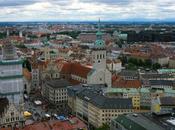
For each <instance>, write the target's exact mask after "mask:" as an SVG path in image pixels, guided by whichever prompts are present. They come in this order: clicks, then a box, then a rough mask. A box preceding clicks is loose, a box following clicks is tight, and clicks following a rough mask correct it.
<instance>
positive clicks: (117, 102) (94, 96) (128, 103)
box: [77, 89, 132, 109]
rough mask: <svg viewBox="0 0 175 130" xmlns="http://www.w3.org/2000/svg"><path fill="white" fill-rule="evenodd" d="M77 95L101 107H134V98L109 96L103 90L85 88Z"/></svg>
mask: <svg viewBox="0 0 175 130" xmlns="http://www.w3.org/2000/svg"><path fill="white" fill-rule="evenodd" d="M77 96H78V97H79V98H81V99H82V100H85V101H87V102H89V103H92V104H93V105H95V106H96V107H98V108H101V109H132V99H131V98H128V99H123V98H109V97H106V96H104V95H103V92H102V91H94V90H93V89H84V90H82V91H80V92H79V93H78V94H77Z"/></svg>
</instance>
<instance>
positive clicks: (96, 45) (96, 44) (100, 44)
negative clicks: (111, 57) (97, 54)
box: [95, 39, 105, 48]
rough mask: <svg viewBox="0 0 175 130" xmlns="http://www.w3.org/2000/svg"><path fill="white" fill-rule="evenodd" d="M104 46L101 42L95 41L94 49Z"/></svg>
mask: <svg viewBox="0 0 175 130" xmlns="http://www.w3.org/2000/svg"><path fill="white" fill-rule="evenodd" d="M104 46H105V42H104V41H103V40H100V39H99V40H96V41H95V47H100V48H101V47H104Z"/></svg>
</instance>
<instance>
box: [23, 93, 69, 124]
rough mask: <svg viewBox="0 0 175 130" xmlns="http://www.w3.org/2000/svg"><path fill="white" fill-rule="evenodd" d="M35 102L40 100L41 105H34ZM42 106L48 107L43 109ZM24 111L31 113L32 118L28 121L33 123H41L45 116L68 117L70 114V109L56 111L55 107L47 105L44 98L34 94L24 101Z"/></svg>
mask: <svg viewBox="0 0 175 130" xmlns="http://www.w3.org/2000/svg"><path fill="white" fill-rule="evenodd" d="M35 100H40V101H41V102H42V103H43V104H42V105H36V104H35V103H34V101H35ZM44 106H48V108H47V107H46V108H45V107H44ZM24 110H25V111H28V112H30V113H32V117H31V118H30V119H32V120H33V121H41V120H42V119H43V118H45V114H49V115H54V114H57V115H64V116H66V117H68V116H69V114H70V109H69V108H68V107H67V108H64V109H58V108H56V107H55V106H53V105H51V104H49V102H48V101H47V100H46V99H45V98H42V96H41V95H36V94H33V95H30V96H29V99H28V100H25V105H24ZM52 118H54V117H52ZM52 118H51V119H52Z"/></svg>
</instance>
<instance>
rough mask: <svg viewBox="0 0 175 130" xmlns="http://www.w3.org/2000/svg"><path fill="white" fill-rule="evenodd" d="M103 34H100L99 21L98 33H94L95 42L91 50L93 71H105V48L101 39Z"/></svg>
mask: <svg viewBox="0 0 175 130" xmlns="http://www.w3.org/2000/svg"><path fill="white" fill-rule="evenodd" d="M102 36H103V33H102V32H101V27H100V19H99V22H98V31H97V33H96V37H97V39H96V41H95V43H94V47H93V49H92V61H93V68H94V69H96V70H97V69H98V70H100V69H106V47H105V42H104V41H103V39H102Z"/></svg>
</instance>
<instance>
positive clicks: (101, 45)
mask: <svg viewBox="0 0 175 130" xmlns="http://www.w3.org/2000/svg"><path fill="white" fill-rule="evenodd" d="M102 36H103V33H102V32H101V24H100V18H99V21H98V31H97V33H96V41H95V44H94V47H95V48H105V42H104V41H103V38H102Z"/></svg>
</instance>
